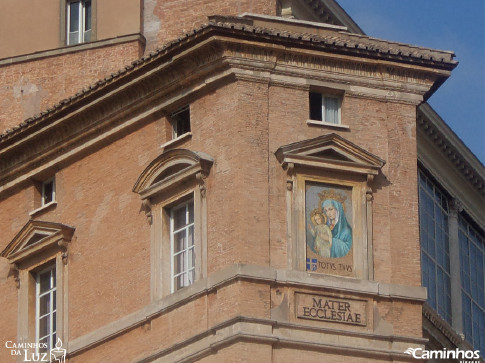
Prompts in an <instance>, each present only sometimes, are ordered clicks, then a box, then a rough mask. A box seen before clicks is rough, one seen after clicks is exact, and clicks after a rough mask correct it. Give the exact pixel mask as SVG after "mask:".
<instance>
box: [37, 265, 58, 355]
mask: <svg viewBox="0 0 485 363" xmlns="http://www.w3.org/2000/svg"><path fill="white" fill-rule="evenodd" d="M35 338H36V342H38V343H45V344H46V348H39V351H41V352H44V351H47V352H48V351H49V350H50V349H51V348H53V347H54V345H55V343H56V267H55V265H53V266H50V267H48V268H47V269H45V270H42V271H40V272H39V273H37V274H36V293H35Z"/></svg>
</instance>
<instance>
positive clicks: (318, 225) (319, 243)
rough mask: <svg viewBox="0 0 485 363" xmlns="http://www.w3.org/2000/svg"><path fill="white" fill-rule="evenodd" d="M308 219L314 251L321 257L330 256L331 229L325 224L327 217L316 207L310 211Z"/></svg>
mask: <svg viewBox="0 0 485 363" xmlns="http://www.w3.org/2000/svg"><path fill="white" fill-rule="evenodd" d="M310 219H311V221H312V223H313V226H312V225H311V224H308V227H309V228H310V232H311V233H312V236H313V237H314V240H313V249H314V251H315V252H316V253H318V254H319V255H320V256H322V257H330V251H331V249H332V231H331V230H330V227H329V226H328V225H327V217H326V216H325V215H324V214H323V213H322V212H320V211H319V210H318V209H315V210H313V211H312V213H311V215H310Z"/></svg>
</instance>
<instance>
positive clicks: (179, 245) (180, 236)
mask: <svg viewBox="0 0 485 363" xmlns="http://www.w3.org/2000/svg"><path fill="white" fill-rule="evenodd" d="M185 235H186V232H185V230H182V231H180V232H177V233H175V234H174V236H173V253H174V254H175V253H177V252H180V251H183V250H184V249H186V248H187V240H186V236H185Z"/></svg>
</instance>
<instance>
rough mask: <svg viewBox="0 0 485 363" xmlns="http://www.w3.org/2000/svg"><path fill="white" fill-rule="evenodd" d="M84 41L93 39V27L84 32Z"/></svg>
mask: <svg viewBox="0 0 485 363" xmlns="http://www.w3.org/2000/svg"><path fill="white" fill-rule="evenodd" d="M84 41H85V42H90V41H91V29H89V30H86V31H85V32H84Z"/></svg>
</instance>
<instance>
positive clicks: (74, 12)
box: [69, 1, 81, 32]
mask: <svg viewBox="0 0 485 363" xmlns="http://www.w3.org/2000/svg"><path fill="white" fill-rule="evenodd" d="M80 5H81V3H80V2H79V1H73V2H71V3H69V32H77V31H79V7H80Z"/></svg>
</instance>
